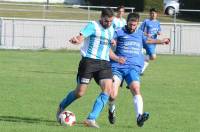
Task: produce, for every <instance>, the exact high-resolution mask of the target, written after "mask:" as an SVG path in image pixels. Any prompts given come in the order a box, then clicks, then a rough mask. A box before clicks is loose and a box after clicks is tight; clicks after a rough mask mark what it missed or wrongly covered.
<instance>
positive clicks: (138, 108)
mask: <svg viewBox="0 0 200 132" xmlns="http://www.w3.org/2000/svg"><path fill="white" fill-rule="evenodd" d="M138 23H139V15H138V14H137V13H130V14H129V15H128V17H127V25H126V26H125V27H123V28H121V29H118V30H116V31H115V33H114V41H116V51H115V54H114V53H113V55H112V56H111V59H114V60H113V61H112V60H111V64H112V72H113V80H114V82H113V89H112V92H111V96H110V99H109V103H108V104H109V111H108V112H109V116H108V118H109V121H110V123H111V124H114V123H115V119H116V115H115V99H116V97H117V94H118V89H119V86H120V84H121V82H122V80H123V79H124V80H125V81H126V83H127V84H128V86H129V88H130V92H131V93H132V95H133V104H134V108H135V112H136V122H137V125H138V126H139V127H142V126H143V124H144V122H145V121H146V120H147V119H148V118H149V113H148V112H143V99H142V95H141V92H140V73H141V70H142V68H143V66H144V55H143V53H142V48H143V43H144V42H145V43H148V44H149V43H156V44H168V43H169V39H168V38H164V39H162V40H158V39H151V38H148V37H147V36H145V35H144V32H143V31H142V30H140V29H138V28H137V25H138ZM111 53H112V52H111ZM111 53H110V54H111ZM115 55H116V57H115ZM117 57H121V58H124V59H125V63H124V64H119V63H118V62H116V61H115V60H116V58H117Z"/></svg>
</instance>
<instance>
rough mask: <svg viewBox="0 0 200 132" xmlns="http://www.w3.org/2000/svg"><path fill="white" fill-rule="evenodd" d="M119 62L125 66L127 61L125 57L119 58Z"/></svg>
mask: <svg viewBox="0 0 200 132" xmlns="http://www.w3.org/2000/svg"><path fill="white" fill-rule="evenodd" d="M117 62H118V63H119V64H124V63H125V62H126V59H125V58H124V57H119V58H118V59H117Z"/></svg>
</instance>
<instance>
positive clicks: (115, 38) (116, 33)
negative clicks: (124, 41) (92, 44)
mask: <svg viewBox="0 0 200 132" xmlns="http://www.w3.org/2000/svg"><path fill="white" fill-rule="evenodd" d="M117 38H118V32H117V30H115V32H114V35H113V39H114V40H117Z"/></svg>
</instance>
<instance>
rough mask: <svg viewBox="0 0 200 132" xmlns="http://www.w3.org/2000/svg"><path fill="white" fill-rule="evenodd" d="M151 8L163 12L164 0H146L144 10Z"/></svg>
mask: <svg viewBox="0 0 200 132" xmlns="http://www.w3.org/2000/svg"><path fill="white" fill-rule="evenodd" d="M150 8H156V9H157V10H159V11H160V12H163V0H144V10H146V11H149V9H150Z"/></svg>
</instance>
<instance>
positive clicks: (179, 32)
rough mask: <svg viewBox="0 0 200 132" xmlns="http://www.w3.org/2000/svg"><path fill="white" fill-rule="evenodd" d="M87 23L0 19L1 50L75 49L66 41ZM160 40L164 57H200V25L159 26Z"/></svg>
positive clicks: (77, 47)
mask: <svg viewBox="0 0 200 132" xmlns="http://www.w3.org/2000/svg"><path fill="white" fill-rule="evenodd" d="M86 23H87V21H73V20H39V19H38V20H36V19H13V18H2V19H1V22H0V48H6V49H63V48H65V49H76V50H78V49H79V48H80V46H74V45H72V44H70V43H69V42H68V40H69V39H70V38H71V37H72V36H74V35H77V34H78V33H79V31H80V29H81V28H83V27H84V26H85V25H86ZM161 28H162V33H163V35H162V36H161V37H170V38H171V44H170V45H168V46H167V45H165V46H158V48H157V52H158V53H164V54H200V44H199V43H200V37H199V36H200V24H184V23H176V24H173V23H161Z"/></svg>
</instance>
